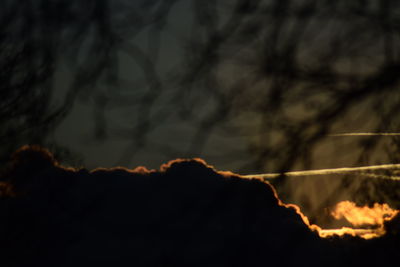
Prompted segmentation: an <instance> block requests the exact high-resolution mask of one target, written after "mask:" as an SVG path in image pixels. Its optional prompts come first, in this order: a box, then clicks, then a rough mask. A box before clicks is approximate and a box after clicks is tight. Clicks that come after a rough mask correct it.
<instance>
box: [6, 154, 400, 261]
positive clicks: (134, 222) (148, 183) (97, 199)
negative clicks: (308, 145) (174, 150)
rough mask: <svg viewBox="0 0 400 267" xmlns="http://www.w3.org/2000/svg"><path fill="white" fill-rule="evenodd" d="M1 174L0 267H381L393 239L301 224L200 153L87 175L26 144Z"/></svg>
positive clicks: (264, 189) (264, 192) (291, 211)
mask: <svg viewBox="0 0 400 267" xmlns="http://www.w3.org/2000/svg"><path fill="white" fill-rule="evenodd" d="M2 180H3V181H4V182H3V186H2V188H7V190H5V189H4V190H3V194H2V195H1V198H0V214H2V215H3V218H6V220H1V221H0V234H1V235H0V251H2V264H3V265H4V266H32V265H40V266H110V265H114V266H126V265H131V266H133V265H134V266H210V265H214V266H295V265H298V264H303V263H304V264H305V263H306V264H307V265H308V266H363V265H365V264H366V263H367V262H378V261H379V262H381V263H390V262H391V257H389V255H388V256H385V255H386V254H385V253H387V251H388V250H390V249H391V248H393V247H396V245H395V244H396V242H397V241H395V240H398V234H397V231H396V230H395V229H397V228H396V227H395V226H393V225H391V226H390V229H391V230H390V231H389V233H390V235H389V234H386V235H384V236H382V237H380V238H375V239H371V240H368V242H367V241H365V240H364V239H363V238H360V236H363V237H365V231H368V229H350V228H348V229H339V230H332V229H330V230H329V229H321V228H320V227H319V226H317V225H310V223H309V221H308V218H307V217H306V216H305V215H303V214H302V212H301V210H300V208H299V207H298V206H296V205H292V204H284V203H282V201H281V200H280V199H279V198H278V196H277V194H276V192H275V190H274V188H273V187H272V186H271V185H270V184H269V183H266V182H263V181H261V180H260V179H248V178H246V179H243V178H242V177H240V176H239V175H236V174H233V173H230V172H218V171H216V170H215V169H214V168H213V167H211V166H209V165H207V164H206V163H205V162H204V161H202V160H200V159H194V160H185V159H179V160H174V161H171V162H169V163H167V164H165V165H163V166H162V167H161V169H160V170H158V171H156V170H148V169H146V168H144V167H139V168H136V169H134V170H131V169H125V168H122V167H118V168H112V169H104V168H99V169H95V170H92V171H88V170H85V169H68V168H63V167H62V166H59V165H58V164H57V162H56V161H55V160H54V159H53V157H52V156H51V155H50V154H49V153H48V152H46V151H45V150H43V149H40V148H30V147H25V148H23V149H21V150H20V151H19V152H18V153H16V155H15V157H14V163H13V164H12V166H11V167H10V168H9V169H8V171H7V172H5V173H4V174H3V176H2ZM11 191H12V194H9V192H11ZM379 207H380V206H379ZM351 208H356V207H353V206H351V205H350V209H351ZM356 210H357V209H356ZM382 210H383V211H384V212H386V213H382V214H381V213H380V214H381V215H382V216H383V217H384V219H383V222H384V224H385V226H386V224H387V222H386V219H389V217H388V214H392V213H390V212H389V211H390V210H389V209H387V208H386V206H382ZM342 214H345V213H342ZM349 214H352V213H351V212H349ZM346 215H347V213H346ZM392 215H393V214H392ZM347 216H348V218H351V216H350V217H349V215H347ZM352 216H355V215H352ZM363 216H366V215H364V213H363ZM346 218H347V217H346ZM395 218H398V216H396V217H395ZM374 222H375V221H374ZM388 222H391V221H388ZM394 222H396V224H397V221H394ZM375 223H376V222H375ZM377 223H382V221H377ZM335 231H336V232H335ZM362 231H364V234H362V233H361V232H362ZM321 237H326V238H321ZM368 251H373V252H374V253H367V252H368ZM361 255H363V257H361ZM355 262H356V263H357V264H354V263H355Z"/></svg>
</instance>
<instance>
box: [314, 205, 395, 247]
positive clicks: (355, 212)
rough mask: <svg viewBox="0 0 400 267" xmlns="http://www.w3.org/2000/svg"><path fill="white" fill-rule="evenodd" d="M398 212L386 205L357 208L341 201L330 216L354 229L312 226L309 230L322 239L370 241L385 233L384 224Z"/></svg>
mask: <svg viewBox="0 0 400 267" xmlns="http://www.w3.org/2000/svg"><path fill="white" fill-rule="evenodd" d="M398 212H399V211H398V210H394V209H391V208H390V207H389V205H388V204H386V203H385V204H378V203H375V204H374V206H373V207H368V206H364V207H358V206H357V205H356V204H355V203H353V202H350V201H342V202H339V203H338V204H337V205H336V206H335V208H334V209H333V211H332V212H331V215H332V217H333V218H335V219H336V220H340V219H342V218H344V219H346V220H347V221H348V222H349V223H351V224H352V225H353V226H354V228H348V227H342V228H340V229H321V228H320V227H318V226H314V225H312V226H310V228H311V229H313V230H316V231H317V232H318V234H319V236H320V237H324V238H327V237H331V236H344V235H351V236H358V237H361V238H364V239H371V238H376V237H380V236H382V235H384V234H385V233H386V231H385V227H384V223H385V222H386V221H390V220H391V219H393V218H394V216H396V215H397V214H398Z"/></svg>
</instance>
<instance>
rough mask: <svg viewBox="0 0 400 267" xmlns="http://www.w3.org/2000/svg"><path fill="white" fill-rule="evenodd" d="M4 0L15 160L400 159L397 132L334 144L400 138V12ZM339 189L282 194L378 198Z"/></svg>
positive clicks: (325, 6)
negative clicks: (34, 148) (22, 156)
mask: <svg viewBox="0 0 400 267" xmlns="http://www.w3.org/2000/svg"><path fill="white" fill-rule="evenodd" d="M4 3H5V4H4V6H5V8H4V9H2V10H1V12H2V13H1V18H2V19H3V20H4V21H3V22H4V23H3V25H4V26H3V27H2V33H3V35H2V36H0V37H2V39H0V41H1V42H0V44H1V45H2V48H4V49H1V53H0V60H1V62H0V63H1V64H2V66H4V69H5V70H7V71H4V73H3V74H2V76H1V79H2V80H1V81H2V82H1V84H2V86H3V87H2V94H3V95H2V96H3V97H2V98H1V99H2V100H3V101H4V103H2V105H1V106H0V118H1V121H0V122H1V123H2V126H1V128H0V130H1V131H0V134H1V137H2V138H1V140H2V144H3V146H2V147H3V148H2V150H4V151H5V152H2V154H1V156H2V162H4V161H5V158H7V157H8V156H9V154H11V151H14V150H15V149H17V148H18V147H19V146H21V145H24V144H40V145H43V146H45V147H49V149H50V150H51V151H53V152H54V153H55V155H56V157H57V158H59V159H60V161H61V162H63V164H65V165H71V166H85V167H86V168H88V169H93V168H96V167H112V166H117V165H120V166H125V167H129V168H134V167H136V166H138V165H144V166H147V167H149V168H156V169H157V168H158V167H159V166H160V165H161V164H162V163H165V162H168V161H169V160H171V159H175V158H192V157H201V158H203V159H204V160H205V161H206V162H207V163H209V164H211V165H213V166H215V167H216V168H217V169H219V170H231V171H234V172H237V173H240V174H251V173H262V172H281V171H288V170H296V169H297V170H299V169H300V170H301V169H319V168H333V167H345V166H363V165H370V164H380V163H397V162H400V156H399V155H400V153H399V152H400V149H399V148H400V142H399V138H398V137H396V136H380V137H376V136H356V137H354V136H353V137H349V136H331V135H332V134H337V133H352V132H399V125H400V121H399V119H398V116H397V114H398V110H399V106H400V103H399V101H400V98H399V93H398V86H399V82H400V81H399V77H400V76H399V75H398V73H399V70H400V60H399V55H400V53H399V51H398V47H400V46H399V40H400V39H399V34H398V33H399V30H398V29H397V25H398V19H399V17H398V10H399V5H398V4H397V3H396V2H394V1H352V2H351V3H349V2H348V1H344V0H343V1H335V2H334V3H332V2H331V1H273V0H266V1H246V0H237V1H207V2H206V1H194V0H193V1H134V2H132V1H123V0H120V1H106V0H103V1H86V2H82V1H78V0H75V1H57V2H52V1H45V0H43V1H40V2H33V1H25V2H18V1H5V2H4ZM11 18H12V19H11ZM336 178H337V177H336ZM336 178H330V177H325V178H324V179H318V180H315V179H302V180H296V181H291V182H290V183H288V185H287V186H286V184H285V185H282V184H281V185H280V186H282V187H281V188H280V187H279V186H277V190H278V191H279V190H282V191H283V192H286V193H287V194H286V196H287V198H288V199H287V200H291V199H290V198H293V199H295V200H296V201H301V202H303V204H304V206H306V205H308V204H307V202H310V200H309V199H310V196H312V195H313V194H314V192H317V193H315V194H318V193H319V192H322V191H323V192H325V191H324V190H326V191H327V192H326V194H327V199H329V198H330V195H331V194H335V192H342V190H343V191H346V190H347V189H348V188H351V190H350V189H348V190H350V191H351V192H353V191H357V190H362V189H363V188H364V187H365V185H363V186H364V187H362V186H360V184H359V183H358V182H357V183H355V184H352V183H350V182H348V181H347V180H346V179H347V178H348V177H344V178H343V177H341V178H340V179H336ZM342 178H343V179H342ZM332 179H333V180H332ZM349 184H351V186H350V185H349ZM326 188H329V190H328V189H326ZM346 188H347V189H346ZM367 188H369V187H368V186H367ZM364 189H365V188H364ZM347 193H348V192H347V191H346V192H345V193H344V194H345V195H346V194H347ZM311 198H312V197H311ZM293 199H292V200H293ZM311 203H314V201H311Z"/></svg>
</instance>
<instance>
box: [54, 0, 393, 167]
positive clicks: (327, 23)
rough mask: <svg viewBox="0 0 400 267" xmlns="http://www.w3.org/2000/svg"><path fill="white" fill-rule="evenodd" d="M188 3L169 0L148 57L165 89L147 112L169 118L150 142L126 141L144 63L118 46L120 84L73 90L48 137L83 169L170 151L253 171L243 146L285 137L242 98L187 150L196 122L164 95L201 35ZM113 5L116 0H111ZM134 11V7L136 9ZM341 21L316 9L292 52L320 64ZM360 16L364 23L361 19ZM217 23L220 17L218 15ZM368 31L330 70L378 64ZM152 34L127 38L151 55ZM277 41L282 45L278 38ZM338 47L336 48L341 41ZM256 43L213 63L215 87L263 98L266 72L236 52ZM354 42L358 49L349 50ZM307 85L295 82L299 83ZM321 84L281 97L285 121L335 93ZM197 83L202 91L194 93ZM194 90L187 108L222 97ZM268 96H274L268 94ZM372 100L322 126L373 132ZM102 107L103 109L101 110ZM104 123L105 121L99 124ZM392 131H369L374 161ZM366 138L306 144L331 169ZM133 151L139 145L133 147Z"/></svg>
mask: <svg viewBox="0 0 400 267" xmlns="http://www.w3.org/2000/svg"><path fill="white" fill-rule="evenodd" d="M271 2H272V1H271ZM122 3H123V2H122ZM193 3H194V2H191V1H187V2H182V1H179V2H178V3H177V4H175V5H173V6H172V9H171V10H170V14H169V16H168V18H167V21H166V22H165V25H164V29H163V30H162V31H161V34H160V36H159V40H158V45H159V46H158V49H159V50H158V58H156V57H155V58H154V59H153V60H154V62H155V63H156V64H155V65H156V67H157V71H158V76H159V78H160V80H161V81H162V83H163V85H164V89H163V90H161V91H160V92H159V95H158V96H157V99H156V100H155V103H154V104H153V107H152V110H151V113H150V116H152V115H153V114H154V116H157V112H158V113H161V114H162V115H165V116H161V117H162V118H160V119H158V120H156V121H157V122H156V125H155V127H154V128H152V129H151V130H150V131H149V134H148V135H147V137H146V144H145V145H144V146H143V147H140V148H138V147H137V144H135V142H133V141H132V139H135V134H133V133H131V132H129V129H130V128H134V127H135V124H136V123H137V121H138V117H140V116H142V114H140V112H141V111H140V109H139V108H138V105H137V104H136V102H137V101H140V99H141V97H142V96H143V94H145V92H146V91H147V90H148V83H147V81H146V77H145V74H144V73H143V70H142V68H141V66H140V65H138V64H137V61H135V59H133V58H132V56H131V55H129V54H128V53H125V52H124V51H119V52H118V55H117V58H118V64H117V65H116V66H117V68H116V71H117V76H118V85H117V86H113V87H110V86H108V85H107V84H105V83H102V81H101V80H100V81H99V82H98V83H97V85H96V88H95V89H94V90H92V93H91V94H90V95H89V96H85V95H83V96H81V97H79V98H78V100H77V101H76V102H75V103H74V108H73V109H72V111H71V112H70V113H69V114H68V116H67V117H66V119H65V120H64V121H63V122H62V124H61V125H60V126H59V127H58V128H57V130H56V131H55V133H54V135H53V137H52V138H54V140H55V141H56V142H57V143H59V144H61V145H64V146H66V147H68V148H69V149H71V151H72V152H73V153H76V155H77V156H80V157H82V159H83V160H84V165H85V166H86V167H88V168H94V167H97V166H104V167H110V166H115V165H124V166H127V167H135V166H137V165H146V166H148V167H151V168H158V166H159V165H160V164H161V163H163V162H166V161H168V160H170V159H172V158H175V157H202V158H204V159H205V160H206V161H207V162H209V163H210V164H212V165H214V166H216V167H217V168H218V169H229V170H234V171H235V170H238V171H240V170H241V171H247V172H258V171H260V169H256V168H253V169H252V167H249V166H247V167H244V169H241V168H242V166H244V165H245V163H246V162H247V161H249V159H250V160H253V158H254V155H253V153H252V150H251V149H249V146H257V145H258V144H259V143H262V142H264V140H263V138H265V140H267V139H268V142H269V143H270V145H271V146H274V142H275V141H274V140H276V146H289V145H290V144H287V142H288V141H287V140H282V137H281V133H280V132H274V131H273V130H271V131H269V130H268V129H264V130H265V132H266V133H265V136H264V134H263V133H262V132H261V130H260V129H259V127H258V125H260V124H262V122H261V121H262V119H263V118H262V117H263V116H264V114H257V113H254V112H253V111H251V110H250V111H246V110H245V108H246V107H245V106H240V105H238V109H239V110H240V112H237V114H236V115H234V116H233V119H232V120H231V121H226V123H224V125H220V126H217V127H216V128H215V130H214V131H212V132H210V134H209V135H210V136H209V137H208V139H207V141H206V142H205V144H204V145H203V146H202V148H201V151H199V150H198V149H191V147H192V145H193V144H192V142H193V140H194V136H195V134H196V129H197V127H198V125H194V124H193V123H192V121H185V120H182V116H181V114H180V113H181V111H179V108H178V106H174V105H177V102H176V101H175V102H173V101H170V100H171V99H173V98H176V97H177V96H176V95H175V93H174V90H172V89H171V88H174V87H178V86H179V84H178V83H179V79H180V77H179V75H180V74H181V73H182V72H183V71H185V68H187V67H188V66H186V65H185V63H186V62H185V60H187V57H188V55H187V53H186V52H185V51H186V50H185V49H187V47H185V45H188V43H187V40H189V42H190V40H191V38H193V36H196V35H198V38H201V35H202V33H201V32H196V31H194V29H197V28H194V27H193V23H194V21H195V16H196V13H195V7H194V5H193ZM220 3H223V4H220V8H221V10H223V9H226V10H228V11H227V12H226V13H229V4H227V3H226V1H221V2H220ZM302 3H303V2H301V3H298V5H299V6H301V5H302ZM115 5H116V6H117V4H115ZM293 5H295V4H293ZM131 7H132V8H137V6H135V4H132V5H131ZM293 8H295V7H293ZM375 8H377V7H373V6H370V10H374V9H375ZM111 10H112V9H111ZM114 12H115V11H114ZM137 12H140V9H138V11H137ZM221 14H224V12H221ZM221 20H222V21H224V18H223V17H222V19H221ZM296 23H299V22H297V21H295V20H294V21H293V22H290V21H289V22H288V23H287V24H285V25H284V26H282V27H283V29H282V33H281V37H280V38H281V39H282V40H283V41H282V46H284V45H285V42H284V41H285V38H286V39H287V38H290V35H293V32H292V30H293V29H296V28H295V27H296ZM347 23H348V22H347V21H346V20H342V19H341V18H340V17H332V18H326V17H323V14H322V15H317V16H315V18H314V19H312V20H311V21H310V22H308V24H307V25H305V26H307V27H306V30H305V32H304V36H305V37H303V38H304V39H305V40H307V41H306V42H304V45H303V43H301V44H300V45H299V47H298V48H297V51H296V52H297V57H298V60H299V61H300V62H301V63H302V64H304V65H305V66H306V67H307V66H309V67H310V68H312V67H313V66H314V65H317V64H319V62H318V61H320V60H321V57H322V56H320V55H324V54H326V53H327V52H328V50H332V47H331V46H332V44H334V41H332V40H335V38H337V37H338V36H341V35H343V36H344V35H346V34H348V32H347V29H346V28H351V26H350V25H348V24H347ZM358 23H366V22H365V21H363V19H360V20H359V21H358ZM220 24H221V25H223V22H221V23H220ZM291 24H293V25H291ZM366 27H367V24H366ZM361 28H362V27H361ZM197 30H198V29H197ZM350 30H351V29H350ZM350 30H349V31H350ZM365 30H366V34H365V36H362V37H359V36H357V38H358V39H355V40H347V41H348V42H349V43H348V44H346V43H345V44H340V45H342V46H346V49H347V52H346V53H347V54H346V53H343V54H340V55H338V56H337V58H335V63H334V64H333V65H332V66H333V68H334V69H335V71H337V72H338V73H343V74H354V73H373V72H374V71H376V68H379V66H380V64H381V61H382V53H381V51H382V43H381V40H380V39H379V38H376V39H375V40H374V39H372V36H373V35H374V33H373V30H372V29H367V28H366V29H365ZM152 33H153V32H152V28H151V27H146V28H144V29H143V30H141V31H140V32H139V33H138V34H137V35H135V36H134V37H132V38H131V39H129V41H128V42H131V43H133V44H135V45H137V46H138V47H140V48H142V49H143V51H147V52H148V53H149V55H150V57H151V56H152V53H154V51H156V50H157V49H155V48H154V47H155V45H156V44H154V42H155V41H156V39H154V38H152V37H153V36H152V35H151V34H152ZM195 38H197V37H195ZM343 38H346V37H343ZM260 45H262V43H261V44H260ZM277 45H278V47H279V44H277ZM337 45H338V46H339V44H337ZM360 47H361V48H360ZM152 49H153V50H152ZM252 49H256V51H257V49H262V46H259V45H258V44H257V43H255V44H254V45H252V46H250V47H244V48H243V49H242V51H238V52H236V53H235V54H233V56H232V58H231V59H232V60H231V61H230V58H229V57H228V58H227V59H224V60H223V61H222V62H221V64H220V67H219V73H218V74H217V78H218V81H217V82H218V85H219V87H220V89H221V90H226V92H228V91H229V88H230V87H231V86H232V85H235V84H236V83H240V82H241V83H243V86H242V88H241V89H240V90H239V91H240V94H243V95H244V96H246V97H248V98H253V99H254V101H253V102H254V103H256V102H260V101H261V102H262V101H263V97H259V95H260V94H259V92H260V91H262V90H263V89H262V88H263V87H267V86H269V83H270V80H269V78H268V77H265V79H264V78H263V77H260V76H258V77H257V76H256V75H253V73H252V72H253V69H252V68H251V65H250V63H249V65H250V67H249V66H246V65H244V64H240V62H239V63H238V62H237V58H238V57H245V60H244V61H245V62H246V61H250V62H251V61H254V60H258V59H257V53H256V52H254V51H253V50H252ZM357 49H358V50H359V52H358V53H355V51H357ZM221 53H222V54H223V53H225V51H221ZM226 53H232V51H230V50H228V49H227V51H226ZM189 56H190V55H189ZM254 57H256V58H254ZM235 60H236V62H235ZM315 62H317V63H315ZM189 67H190V66H189ZM70 77H71V76H70V74H69V72H68V68H67V67H66V66H64V65H61V68H59V70H58V74H57V78H56V86H55V87H56V88H57V91H56V92H55V94H54V102H55V103H57V101H62V99H63V96H64V92H65V90H66V89H67V88H68V84H70V83H71V79H70ZM254 77H257V78H258V79H260V80H262V82H260V83H253V82H252V79H254ZM296 86H298V87H299V88H300V87H302V86H303V85H302V84H298V85H295V87H296ZM328 86H329V85H327V87H328ZM305 87H307V85H305V86H304V88H305ZM310 87H311V86H310ZM304 88H303V89H299V90H304ZM320 89H321V90H320V91H318V92H316V93H314V94H313V93H310V94H309V95H301V94H299V95H297V94H296V93H295V94H293V95H292V96H289V97H288V99H284V101H283V102H287V104H285V103H284V104H283V105H285V106H284V108H283V109H282V113H284V115H285V116H282V118H283V119H282V120H284V118H286V119H287V120H293V121H301V120H303V119H304V118H306V117H307V116H312V115H313V111H312V110H313V107H312V105H324V104H325V103H329V101H331V98H330V92H329V91H328V90H325V89H324V88H320ZM196 90H198V91H197V92H196ZM196 90H187V92H188V95H187V96H182V97H185V101H188V102H187V104H188V106H189V108H190V109H192V111H194V112H195V113H199V114H203V113H204V114H207V113H208V112H210V110H213V109H215V108H216V106H217V105H218V103H216V102H215V101H214V99H213V98H212V97H210V96H209V95H208V94H209V93H207V92H205V90H204V88H197V89H196ZM282 90H285V89H282ZM305 90H307V89H305ZM309 90H310V91H311V90H312V89H309ZM243 92H246V93H245V94H244V93H243ZM296 95H297V96H296ZM273 97H274V96H271V98H273ZM392 97H396V98H397V97H398V96H397V94H396V96H394V95H392ZM99 101H104V106H102V107H99V105H98V103H99ZM270 101H271V99H270ZM371 107H372V104H370V103H369V101H368V99H367V100H364V99H361V100H360V101H357V100H356V101H354V104H353V105H352V106H351V107H350V108H349V109H348V111H346V112H345V113H344V114H343V116H342V117H341V119H340V120H337V121H336V122H335V123H333V124H332V127H331V128H330V131H329V133H327V134H332V133H343V132H370V131H375V130H376V124H377V120H379V118H377V117H375V115H374V114H373V113H372V112H370V110H371ZM101 108H103V109H102V110H100V109H101ZM163 109H164V110H163ZM269 115H270V116H272V117H273V116H274V114H269ZM284 122H285V121H283V123H284ZM101 123H103V124H101ZM233 126H235V127H233ZM101 127H103V128H102V129H101ZM229 127H231V128H229ZM127 129H128V130H127ZM386 130H387V131H396V130H397V129H396V128H395V127H394V128H391V127H390V126H388V127H387V129H386ZM260 132H261V133H260ZM393 138H394V137H376V138H375V140H377V141H378V142H380V143H381V144H380V145H379V146H378V148H377V149H376V150H375V153H374V154H373V155H372V156H371V158H370V161H371V163H379V162H382V163H384V162H387V160H388V159H386V158H385V157H384V154H385V151H384V150H385V147H386V146H389V145H390V143H391V142H392V139H393ZM363 140H364V137H337V136H336V137H332V136H326V137H323V138H322V139H321V140H320V141H319V142H318V143H317V145H316V146H315V147H313V148H310V149H312V153H311V155H312V162H313V164H312V167H313V168H329V167H340V166H351V165H354V164H355V162H356V161H357V160H358V157H359V156H360V142H363ZM285 142H286V143H285ZM132 151H134V152H136V153H135V154H134V155H133V154H130V152H132ZM288 153H289V152H288ZM124 155H125V156H124ZM271 162H272V161H271ZM271 164H274V163H273V162H272V163H268V162H265V166H264V170H265V171H276V169H275V168H276V166H271ZM296 166H297V167H296ZM304 167H305V166H302V164H301V163H297V165H295V166H294V168H297V169H302V168H304Z"/></svg>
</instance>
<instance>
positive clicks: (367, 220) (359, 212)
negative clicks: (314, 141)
mask: <svg viewBox="0 0 400 267" xmlns="http://www.w3.org/2000/svg"><path fill="white" fill-rule="evenodd" d="M32 150H34V151H39V152H41V153H43V155H44V156H45V158H46V161H48V162H51V163H52V164H53V165H54V166H56V167H58V168H62V169H65V170H68V171H72V172H77V171H79V170H80V169H82V168H73V167H66V166H63V165H61V164H60V163H59V162H58V161H57V160H56V159H55V158H54V156H53V155H52V154H51V153H50V152H49V151H48V150H47V149H45V148H43V147H41V146H32V145H26V146H23V147H21V148H20V149H18V150H17V151H16V152H15V154H14V157H13V159H14V160H15V158H16V157H15V155H16V154H17V153H21V152H22V153H23V152H24V151H32ZM188 161H197V162H199V163H201V164H203V165H204V166H206V167H207V168H209V169H211V170H213V171H214V172H216V173H218V174H220V175H222V176H223V177H226V178H229V177H236V178H241V179H254V180H259V181H261V182H263V183H266V184H268V185H269V186H270V188H271V189H272V191H273V194H274V196H275V197H276V199H277V200H278V204H279V205H280V206H283V207H285V208H288V209H292V210H294V211H295V212H296V213H297V214H298V215H299V216H300V217H301V219H302V221H303V222H304V224H305V225H306V226H308V228H309V229H310V230H311V231H313V232H316V233H318V235H319V236H320V237H321V238H329V237H334V236H339V237H342V236H346V235H349V236H353V237H360V238H363V239H372V238H378V237H381V236H383V235H385V234H386V230H385V225H384V223H385V222H388V221H390V220H392V219H393V218H394V217H395V216H396V215H397V214H398V213H399V212H400V211H399V210H394V209H391V208H390V207H389V205H388V204H386V203H384V204H378V203H375V204H374V205H373V207H372V208H371V207H368V206H364V207H358V206H356V204H355V203H354V202H351V201H342V202H339V203H338V204H337V205H336V206H335V208H334V209H333V210H332V212H331V216H332V217H333V218H334V219H337V220H339V219H342V218H345V219H346V220H347V221H348V222H350V223H351V224H352V225H353V226H355V227H362V226H368V228H367V229H365V228H349V227H342V228H340V229H323V228H321V227H320V226H318V225H316V224H311V223H310V221H309V219H308V217H307V216H306V215H305V214H303V213H302V211H301V209H300V207H299V206H298V205H296V204H286V203H283V202H282V201H281V199H280V198H279V196H278V194H277V192H276V190H275V188H274V187H273V186H272V185H271V184H270V183H269V182H268V181H266V180H265V179H263V178H262V177H257V176H255V177H251V175H240V174H236V173H234V172H231V171H219V170H216V169H215V167H214V166H212V165H210V164H208V163H206V161H205V160H203V159H201V158H187V159H184V158H178V159H174V160H171V161H169V162H168V163H165V164H162V165H161V166H160V169H159V170H155V169H148V168H146V167H145V166H138V167H136V168H134V169H129V168H127V167H121V166H118V167H112V168H103V167H98V168H95V169H93V170H90V171H89V172H90V173H95V172H97V171H115V170H124V171H127V172H130V173H138V174H141V175H146V174H150V173H155V172H161V173H162V172H165V171H166V170H168V169H169V168H170V167H171V166H172V165H173V164H176V163H181V162H188ZM6 187H7V185H6V184H5V183H3V182H2V183H0V188H6ZM0 191H1V190H0ZM3 192H4V191H3ZM12 194H13V193H12V190H10V195H12Z"/></svg>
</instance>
